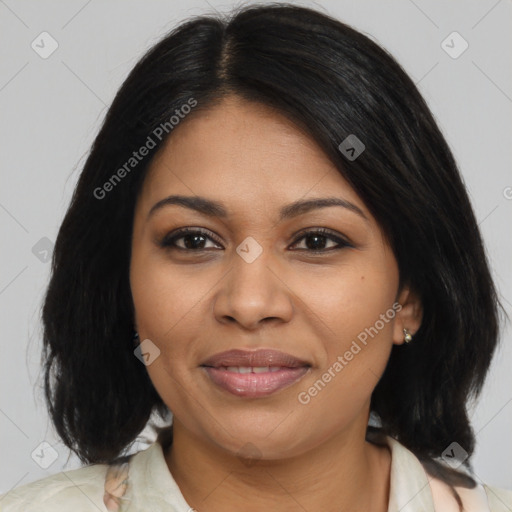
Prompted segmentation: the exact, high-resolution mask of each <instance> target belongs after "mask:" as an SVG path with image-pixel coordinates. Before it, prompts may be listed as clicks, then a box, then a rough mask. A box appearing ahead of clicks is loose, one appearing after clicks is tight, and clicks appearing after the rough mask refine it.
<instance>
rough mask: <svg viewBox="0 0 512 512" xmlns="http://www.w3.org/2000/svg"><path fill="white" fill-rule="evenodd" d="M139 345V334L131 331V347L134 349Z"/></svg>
mask: <svg viewBox="0 0 512 512" xmlns="http://www.w3.org/2000/svg"><path fill="white" fill-rule="evenodd" d="M139 343H140V340H139V333H138V332H137V331H133V346H134V347H136V346H137V345H138V344H139Z"/></svg>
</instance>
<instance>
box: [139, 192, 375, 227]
mask: <svg viewBox="0 0 512 512" xmlns="http://www.w3.org/2000/svg"><path fill="white" fill-rule="evenodd" d="M170 205H178V206H182V207H184V208H189V209H191V210H195V211H197V212H199V213H202V214H203V215H206V216H208V217H220V218H226V217H228V216H229V214H228V211H227V209H226V207H225V206H224V205H223V203H221V202H218V201H213V200H212V199H207V198H206V197H201V196H181V195H171V196H168V197H165V198H164V199H161V200H160V201H158V202H157V203H155V204H154V205H153V206H152V207H151V209H150V210H149V213H148V217H147V218H148V219H149V218H150V217H151V216H152V215H153V214H154V213H155V212H157V211H158V210H161V209H162V208H164V207H166V206H170ZM332 206H339V207H342V208H345V209H347V210H350V211H351V212H353V213H356V214H357V215H359V216H360V217H362V218H363V219H365V220H366V221H368V217H367V216H366V215H365V214H364V212H363V211H362V210H361V208H359V207H358V206H356V205H355V204H354V203H351V202H350V201H347V200H346V199H341V198H340V197H323V198H315V199H305V200H299V201H295V202H294V203H290V204H288V205H285V206H283V207H282V208H281V210H280V213H279V221H280V222H281V221H283V220H286V219H291V218H293V217H297V216H299V215H303V214H305V213H308V212H310V211H312V210H316V209H319V208H327V207H332Z"/></svg>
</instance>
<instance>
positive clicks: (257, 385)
mask: <svg viewBox="0 0 512 512" xmlns="http://www.w3.org/2000/svg"><path fill="white" fill-rule="evenodd" d="M200 366H201V368H203V369H204V371H205V373H206V374H207V375H208V377H209V380H210V382H212V383H213V384H214V385H216V386H218V387H220V388H221V389H223V390H225V391H228V392H229V393H231V394H233V395H236V396H239V397H246V398H258V397H264V396H268V395H270V394H272V393H275V392H276V391H279V390H281V389H284V388H287V387H290V386H291V385H292V384H294V383H296V382H298V381H299V380H300V379H302V377H303V376H304V375H306V373H308V372H309V370H310V368H311V364H310V363H308V362H307V361H305V360H303V359H299V358H297V357H295V356H292V355H291V354H287V353H284V352H280V351H277V350H271V349H260V350H256V351H246V350H238V349H237V350H229V351H227V352H221V353H219V354H215V355H214V356H212V357H210V358H208V359H207V360H206V361H204V362H203V363H202V364H201V365H200Z"/></svg>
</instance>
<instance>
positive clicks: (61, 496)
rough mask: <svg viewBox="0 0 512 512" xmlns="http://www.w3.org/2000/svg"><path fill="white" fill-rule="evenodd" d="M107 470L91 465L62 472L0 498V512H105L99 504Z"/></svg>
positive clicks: (105, 467)
mask: <svg viewBox="0 0 512 512" xmlns="http://www.w3.org/2000/svg"><path fill="white" fill-rule="evenodd" d="M107 469H108V466H107V465H105V464H93V465H89V466H85V467H83V468H79V469H74V470H70V471H62V472H61V473H56V474H54V475H51V476H48V477H46V478H42V479H40V480H37V481H35V482H31V483H28V484H25V485H21V486H19V487H16V488H14V489H12V490H10V491H9V492H7V493H5V494H2V495H0V510H1V511H2V512H50V511H51V512H60V511H64V510H65V511H66V512H67V511H69V510H76V511H80V512H89V511H94V512H98V510H100V511H106V510H107V509H106V507H105V504H104V502H103V495H104V492H105V476H106V472H107Z"/></svg>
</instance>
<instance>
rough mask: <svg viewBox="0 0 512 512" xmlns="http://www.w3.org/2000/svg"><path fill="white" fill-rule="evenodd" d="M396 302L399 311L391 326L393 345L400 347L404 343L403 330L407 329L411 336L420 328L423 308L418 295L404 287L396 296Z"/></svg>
mask: <svg viewBox="0 0 512 512" xmlns="http://www.w3.org/2000/svg"><path fill="white" fill-rule="evenodd" d="M397 302H398V303H399V304H400V306H401V309H400V310H399V311H398V310H397V313H396V316H395V322H394V325H393V343H395V344H396V345H402V344H403V343H404V329H407V330H408V331H409V332H410V333H411V334H412V335H413V336H414V334H416V332H417V331H418V329H419V328H420V326H421V321H422V319H423V307H422V304H421V299H420V297H419V295H418V294H417V293H416V292H414V291H413V290H411V288H410V287H409V286H408V285H404V286H403V287H402V289H401V291H400V292H399V294H398V297H397Z"/></svg>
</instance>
